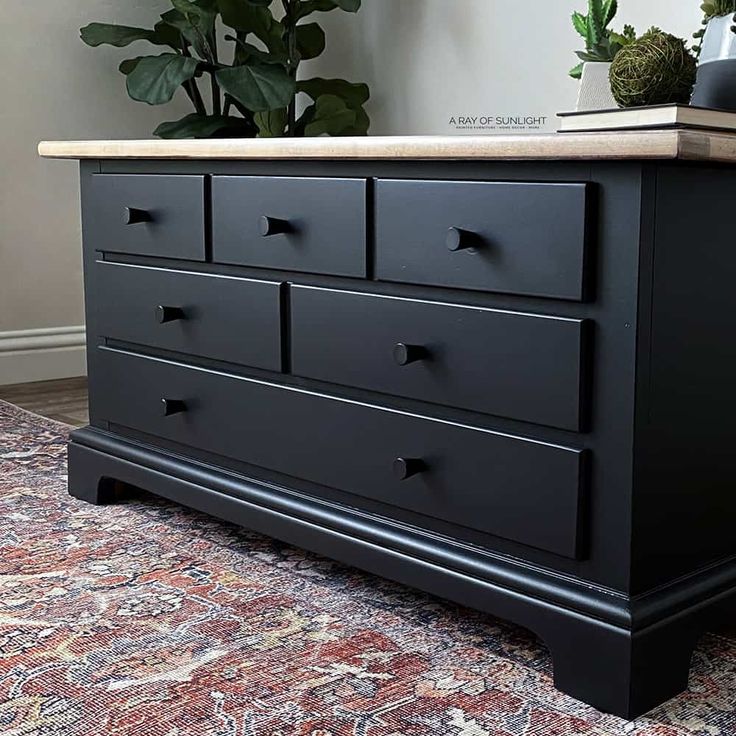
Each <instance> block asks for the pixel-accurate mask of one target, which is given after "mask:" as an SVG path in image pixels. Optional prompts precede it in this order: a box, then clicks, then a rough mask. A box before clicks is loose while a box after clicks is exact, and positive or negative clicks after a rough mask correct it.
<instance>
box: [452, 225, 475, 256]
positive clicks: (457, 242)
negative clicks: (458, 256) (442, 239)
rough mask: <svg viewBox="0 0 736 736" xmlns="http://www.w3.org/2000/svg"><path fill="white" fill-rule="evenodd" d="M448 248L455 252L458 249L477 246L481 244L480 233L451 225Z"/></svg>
mask: <svg viewBox="0 0 736 736" xmlns="http://www.w3.org/2000/svg"><path fill="white" fill-rule="evenodd" d="M446 243H447V250H450V251H452V252H453V253H454V252H455V251H458V250H466V249H467V248H475V247H476V246H478V245H480V237H479V235H478V233H474V232H472V231H470V230H463V229H462V228H459V227H451V228H450V229H449V230H448V231H447V240H446Z"/></svg>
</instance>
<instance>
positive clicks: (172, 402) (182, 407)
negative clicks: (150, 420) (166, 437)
mask: <svg viewBox="0 0 736 736" xmlns="http://www.w3.org/2000/svg"><path fill="white" fill-rule="evenodd" d="M161 406H162V408H163V412H164V416H165V417H170V416H173V415H174V414H182V413H183V412H185V411H186V410H187V405H186V404H185V403H184V402H183V401H179V400H178V399H161Z"/></svg>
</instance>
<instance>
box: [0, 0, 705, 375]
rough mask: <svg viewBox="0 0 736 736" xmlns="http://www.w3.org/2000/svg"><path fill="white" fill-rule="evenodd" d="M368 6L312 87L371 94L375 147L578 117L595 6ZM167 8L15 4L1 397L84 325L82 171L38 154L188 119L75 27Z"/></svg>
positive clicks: (2, 146) (694, 20)
mask: <svg viewBox="0 0 736 736" xmlns="http://www.w3.org/2000/svg"><path fill="white" fill-rule="evenodd" d="M363 1H364V9H363V10H362V11H361V12H360V13H359V14H358V15H357V16H356V15H352V14H348V13H341V12H333V13H331V14H326V15H322V16H321V18H320V21H321V22H322V23H323V24H324V25H325V27H326V28H327V30H328V50H327V53H326V54H325V55H324V57H323V58H321V59H318V60H316V61H314V62H310V65H309V68H308V69H305V73H307V74H322V75H325V76H345V77H347V78H352V79H355V80H362V81H367V82H369V83H370V85H371V88H372V91H373V99H372V102H371V104H370V112H371V116H372V118H373V127H372V131H371V132H372V133H373V134H375V135H380V134H384V135H386V134H388V135H390V134H433V133H436V134H451V133H455V132H457V131H456V130H455V129H454V128H453V126H452V125H451V124H450V122H449V121H450V118H451V117H452V116H459V115H463V116H480V115H489V114H492V115H534V116H546V117H547V119H548V121H547V125H546V127H547V129H550V130H552V129H554V125H555V121H554V115H555V113H556V112H558V111H560V110H564V109H570V108H571V106H572V105H573V103H574V100H575V92H576V86H575V82H574V81H573V80H570V79H569V78H568V77H567V76H566V75H567V71H568V69H569V68H570V67H571V66H573V64H574V63H575V58H574V56H573V54H572V49H574V48H578V47H579V45H580V44H579V41H580V39H579V38H578V37H577V36H576V35H575V33H574V31H573V30H572V28H571V26H570V21H569V17H570V14H571V12H572V10H573V9H574V8H578V7H584V5H585V2H584V0H576V1H574V0H527V2H525V3H523V4H520V3H516V2H509V1H508V0H503V1H502V0H452V2H448V0H363ZM620 4H621V6H622V11H621V13H620V17H619V19H618V20H617V24H623V22H631V23H634V24H635V25H636V26H637V28H639V29H641V30H643V29H645V28H647V27H648V26H650V25H652V24H658V25H660V26H662V27H664V28H665V29H666V30H669V31H672V32H674V33H677V34H679V35H682V36H689V35H690V34H691V33H692V32H693V31H695V30H696V29H697V28H698V25H699V20H700V11H699V9H698V6H699V2H698V0H677V2H676V3H673V2H672V0H646V1H645V2H642V0H620ZM675 4H676V5H677V8H678V9H677V10H672V5H675ZM167 6H168V3H167V2H166V0H126V2H120V1H119V0H64V2H59V1H58V0H3V21H2V27H3V30H4V31H5V32H4V33H3V39H2V43H1V44H0V68H2V69H3V74H2V75H0V95H1V97H0V99H2V100H3V102H2V107H0V362H2V361H4V362H5V365H6V369H5V377H4V374H3V369H2V365H0V383H2V382H3V381H5V382H7V381H8V380H12V375H17V373H18V370H21V371H26V370H27V366H28V365H30V363H29V361H28V360H27V358H28V357H29V355H25V357H24V359H23V361H21V363H17V364H16V367H15V368H11V369H8V368H7V366H8V365H10V364H9V363H8V355H9V352H8V350H7V349H6V350H5V351H3V348H2V341H3V339H4V338H5V340H6V342H5V345H6V346H7V345H17V344H19V343H18V340H20V341H21V343H20V344H28V345H31V347H29V350H30V349H32V348H33V349H35V348H39V347H44V349H46V348H48V345H49V344H50V343H53V341H54V340H55V339H56V337H55V336H56V335H58V334H62V335H64V336H65V337H64V339H65V340H67V342H68V341H69V340H70V339H71V338H70V337H69V336H70V334H71V333H70V332H69V329H70V328H73V327H74V326H77V325H81V324H82V322H83V310H82V287H81V261H80V247H79V241H80V233H79V201H78V199H79V197H78V181H77V167H76V164H75V163H73V162H59V161H42V160H40V159H38V158H37V156H36V144H37V143H38V141H39V140H41V139H59V138H60V139H65V138H115V137H124V138H134V137H141V136H148V135H150V133H151V131H152V130H153V128H154V127H155V126H156V125H157V124H158V122H160V121H161V120H164V119H175V118H177V117H179V116H180V115H181V114H184V112H186V111H188V108H187V105H186V101H185V100H182V99H179V100H177V102H176V104H175V105H172V106H168V107H162V108H150V107H147V106H145V105H141V104H137V103H133V102H131V101H129V100H128V99H127V96H126V94H125V90H124V80H123V78H122V77H121V76H120V75H119V74H118V72H117V63H118V61H119V60H120V59H122V58H124V56H125V55H126V54H131V55H132V53H134V51H135V47H131V48H129V49H124V50H118V49H111V48H109V47H103V48H100V49H90V48H88V47H86V46H84V45H83V44H82V43H81V41H80V40H79V38H78V28H79V27H80V26H82V25H85V24H86V23H88V22H90V21H92V20H98V21H109V22H120V23H126V24H130V25H139V24H145V23H147V22H151V21H152V20H153V19H155V17H156V16H157V13H158V12H160V11H161V10H162V9H164V8H166V7H167ZM143 48H145V45H143ZM49 328H65V329H66V331H64V330H62V331H61V332H59V331H58V330H53V329H52V330H49ZM39 330H40V332H39ZM72 332H73V330H72ZM10 340H12V341H14V342H10ZM29 341H30V342H29ZM49 341H50V342H49ZM76 341H77V346H76V351H77V352H76V353H75V355H76V358H74V360H70V359H69V356H68V355H66V362H64V361H61V363H58V365H59V366H62V367H59V368H58V371H61V372H62V373H63V372H69V371H72V372H73V371H74V370H76V366H79V365H81V352H80V350H79V345H78V344H79V343H80V342H81V333H79V335H78V338H77V340H76ZM34 346H35V348H34ZM66 347H67V348H69V347H70V346H69V345H67V346H66ZM34 355H40V353H35V354H34ZM35 362H36V363H38V364H39V365H40V364H41V362H42V361H40V362H39V360H36V361H35ZM52 363H53V361H52ZM21 365H22V366H23V367H22V368H19V367H18V366H21ZM49 365H51V364H49ZM53 370H57V369H54V368H53V366H52V372H53ZM47 372H48V371H47ZM8 373H10V374H12V375H11V379H8V378H7V375H8ZM28 375H30V374H28ZM32 377H34V378H38V377H44V372H43V371H40V372H36V373H33V376H32Z"/></svg>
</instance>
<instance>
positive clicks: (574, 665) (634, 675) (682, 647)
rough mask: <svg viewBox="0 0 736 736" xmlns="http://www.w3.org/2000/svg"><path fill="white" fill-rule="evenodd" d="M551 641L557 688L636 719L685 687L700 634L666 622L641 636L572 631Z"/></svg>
mask: <svg viewBox="0 0 736 736" xmlns="http://www.w3.org/2000/svg"><path fill="white" fill-rule="evenodd" d="M570 634H571V635H570V636H564V637H560V641H558V642H551V649H552V656H553V660H554V680H555V687H556V688H557V689H558V690H561V691H562V692H564V693H565V694H567V695H571V696H572V697H574V698H576V699H578V700H582V701H584V702H586V703H588V704H590V705H592V706H593V707H595V708H597V709H598V710H601V711H603V712H605V713H612V714H613V715H616V716H619V717H620V718H625V719H627V720H633V719H634V718H638V717H639V716H641V715H643V714H644V713H647V712H648V711H650V710H652V709H653V708H655V707H657V706H658V705H661V704H662V703H664V702H666V701H668V700H670V699H671V698H673V697H675V696H676V695H678V694H680V693H682V692H683V691H685V690H686V689H687V685H688V675H689V671H690V661H691V659H692V655H693V650H694V649H695V645H696V643H697V638H698V635H697V633H696V632H695V631H693V630H692V628H684V627H683V626H681V625H680V624H675V625H670V624H667V623H666V622H664V623H662V624H659V625H654V626H651V627H648V628H646V629H644V630H642V631H641V632H635V633H631V632H626V631H623V630H616V629H613V628H608V627H604V626H599V627H595V628H577V627H576V628H574V629H573V630H572V631H571V632H570Z"/></svg>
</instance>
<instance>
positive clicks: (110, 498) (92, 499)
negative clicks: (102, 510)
mask: <svg viewBox="0 0 736 736" xmlns="http://www.w3.org/2000/svg"><path fill="white" fill-rule="evenodd" d="M118 485H119V483H118V481H117V480H115V479H114V478H109V477H107V476H106V475H104V474H103V473H102V471H101V469H100V468H98V467H96V463H95V462H91V461H90V460H89V459H88V457H87V456H85V455H80V454H78V453H77V452H76V448H75V447H74V445H69V468H68V490H69V495H70V496H73V497H74V498H78V499H79V500H80V501H86V502H87V503H91V504H94V505H95V506H102V505H105V504H110V503H114V502H115V499H116V495H117V493H116V491H117V486H118Z"/></svg>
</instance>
